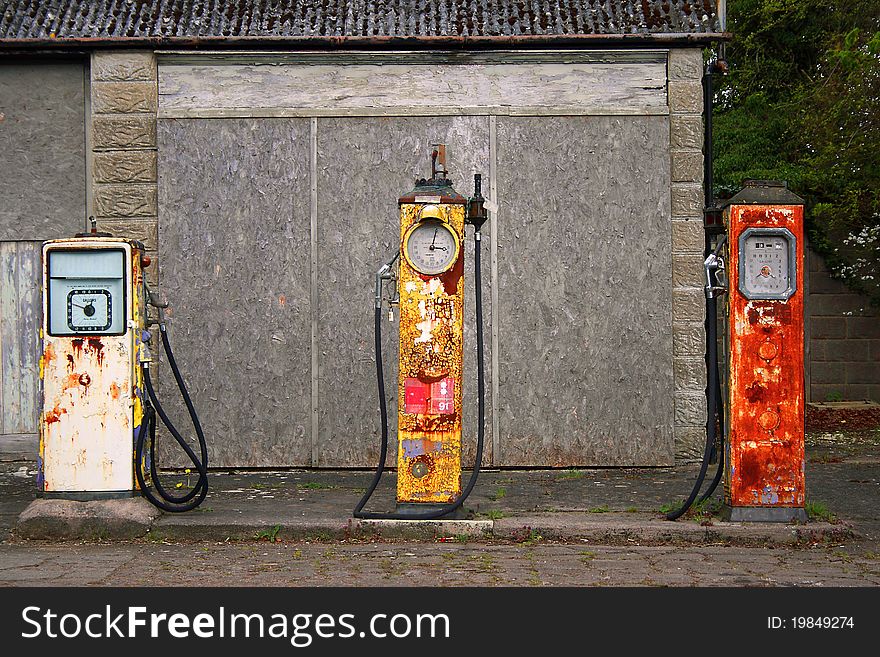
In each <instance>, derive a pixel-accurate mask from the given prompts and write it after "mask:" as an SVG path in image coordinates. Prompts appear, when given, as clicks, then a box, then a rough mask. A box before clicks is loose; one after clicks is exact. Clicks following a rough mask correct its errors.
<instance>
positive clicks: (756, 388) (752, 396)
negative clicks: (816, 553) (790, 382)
mask: <svg viewBox="0 0 880 657" xmlns="http://www.w3.org/2000/svg"><path fill="white" fill-rule="evenodd" d="M766 392H767V388H765V387H764V386H762V385H761V384H760V383H759V382H758V381H755V382H754V383H752V385H750V386H748V387H747V388H746V399H748V400H749V403H750V404H756V403H758V402H761V401H764V393H766Z"/></svg>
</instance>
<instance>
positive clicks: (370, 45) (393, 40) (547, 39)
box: [0, 32, 731, 52]
mask: <svg viewBox="0 0 880 657" xmlns="http://www.w3.org/2000/svg"><path fill="white" fill-rule="evenodd" d="M730 39H731V34H730V33H729V32H658V33H648V34H642V33H639V34H568V35H555V34H524V35H510V36H500V35H499V36H473V37H460V36H409V37H400V36H382V37H375V36H372V37H362V36H347V37H327V36H312V37H284V36H278V37H267V36H253V37H249V36H210V37H116V38H95V37H88V38H69V39H66V38H63V37H62V38H54V39H2V40H0V52H9V51H23V52H32V51H34V50H52V51H56V50H69V49H80V50H81V49H103V48H145V47H149V48H154V49H163V48H180V47H187V48H200V47H202V48H211V47H217V46H223V47H226V48H230V49H239V48H241V49H247V48H253V47H260V46H271V47H273V48H276V49H289V50H299V49H311V50H355V49H359V50H386V49H400V48H402V47H406V48H412V49H433V48H439V47H443V48H446V49H457V48H458V49H463V50H468V49H474V50H478V49H494V48H499V47H501V48H509V47H525V48H529V47H546V46H555V47H568V46H577V47H579V48H584V47H589V46H592V45H595V46H601V47H605V46H608V45H616V44H621V45H626V46H628V47H638V46H640V45H644V46H650V47H657V46H658V45H666V46H679V45H681V46H708V45H710V44H712V43H719V42H724V41H729V40H730Z"/></svg>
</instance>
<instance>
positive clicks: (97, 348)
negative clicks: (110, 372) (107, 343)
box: [88, 338, 104, 367]
mask: <svg viewBox="0 0 880 657" xmlns="http://www.w3.org/2000/svg"><path fill="white" fill-rule="evenodd" d="M88 345H89V348H90V349H91V350H92V353H94V354H95V360H96V361H98V367H103V365H104V343H103V342H101V339H100V338H89V339H88Z"/></svg>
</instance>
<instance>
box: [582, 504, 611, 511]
mask: <svg viewBox="0 0 880 657" xmlns="http://www.w3.org/2000/svg"><path fill="white" fill-rule="evenodd" d="M587 511H588V512H589V513H611V509H609V508H608V507H607V506H605V505H604V504H603V505H602V506H594V507H593V508H592V509H587Z"/></svg>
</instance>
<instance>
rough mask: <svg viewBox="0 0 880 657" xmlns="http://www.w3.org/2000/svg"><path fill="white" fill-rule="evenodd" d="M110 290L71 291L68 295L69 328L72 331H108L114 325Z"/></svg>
mask: <svg viewBox="0 0 880 657" xmlns="http://www.w3.org/2000/svg"><path fill="white" fill-rule="evenodd" d="M111 301H112V298H111V296H110V291H109V290H71V291H70V292H69V293H68V295H67V326H68V327H69V328H70V330H71V331H106V330H107V329H108V328H110V325H111V324H112V323H113V310H112V307H113V306H112V303H111Z"/></svg>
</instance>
